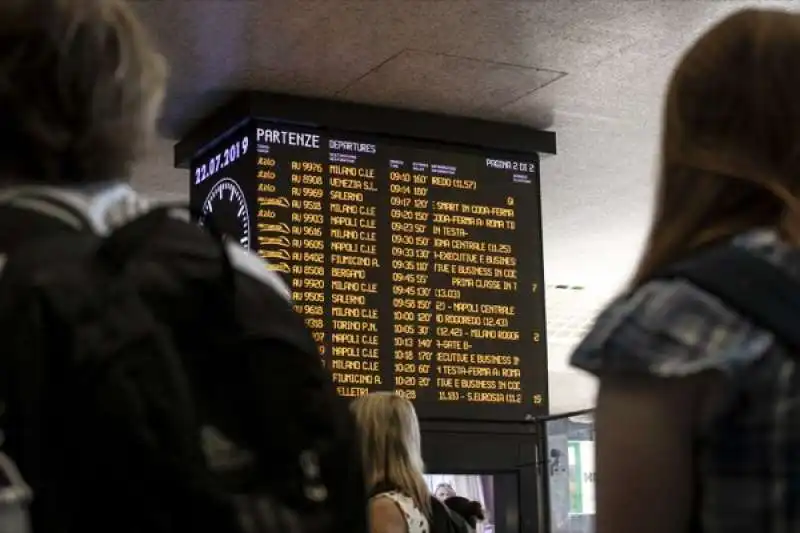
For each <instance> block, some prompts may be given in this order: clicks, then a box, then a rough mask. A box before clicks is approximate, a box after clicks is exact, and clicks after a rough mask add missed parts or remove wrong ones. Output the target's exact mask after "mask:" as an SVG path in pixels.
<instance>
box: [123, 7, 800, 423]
mask: <svg viewBox="0 0 800 533" xmlns="http://www.w3.org/2000/svg"><path fill="white" fill-rule="evenodd" d="M792 3H793V2H792V1H790V0H787V1H785V2H775V1H770V2H765V1H761V2H759V1H737V0H707V1H704V0H516V1H515V0H140V1H138V2H134V4H135V5H136V8H137V9H138V11H139V13H140V14H141V16H142V17H143V18H144V20H145V21H146V23H147V24H148V25H149V26H150V28H151V29H152V31H153V32H154V33H155V35H156V37H157V38H158V40H159V41H160V44H161V46H162V49H163V50H164V52H165V54H166V55H167V57H168V58H169V60H170V63H171V69H172V78H171V86H170V95H169V99H168V102H167V107H166V110H165V116H164V123H163V127H164V133H165V137H166V138H175V137H177V136H179V135H180V134H181V133H182V132H184V131H185V130H186V128H187V127H188V126H189V125H191V124H192V123H193V122H195V121H196V120H198V119H199V118H201V117H202V116H203V115H204V113H206V112H207V111H208V110H209V109H211V108H213V107H214V106H215V105H216V104H217V103H218V102H220V100H221V99H224V97H225V95H226V93H227V92H229V91H231V90H234V89H241V88H253V89H263V90H274V91H280V92H288V93H295V94H302V95H313V96H324V97H333V98H339V99H346V100H353V101H358V102H368V103H378V104H387V105H392V106H397V107H404V108H414V109H425V110H433V111H442V112H447V113H455V114H461V115H468V116H477V117H482V118H489V119H497V120H503V121H511V122H518V123H524V124H529V125H532V126H536V127H540V128H546V129H553V130H555V131H557V132H558V142H559V147H558V148H559V150H558V151H559V154H558V156H556V157H550V158H547V159H546V160H545V161H544V162H543V164H542V195H543V218H544V237H545V268H546V277H547V282H548V283H549V284H555V283H568V284H577V285H583V286H586V287H587V290H585V291H582V292H580V293H575V294H571V295H570V297H569V298H566V299H565V298H563V297H562V296H559V297H555V296H554V297H553V298H548V307H549V308H550V314H552V315H554V316H555V315H558V316H561V317H562V318H563V317H564V316H566V317H567V320H566V322H564V323H567V322H569V318H570V317H571V320H572V321H573V322H574V324H573V326H574V327H571V328H567V329H568V330H569V331H572V332H573V333H572V336H571V337H570V335H566V336H563V335H562V336H561V337H560V338H562V341H559V342H560V344H556V345H554V346H552V348H551V353H552V355H551V365H552V373H553V375H552V378H553V379H552V383H553V391H552V395H553V401H554V404H555V405H554V407H555V409H556V410H566V409H572V408H581V407H585V406H587V405H589V404H591V402H592V399H591V398H592V393H593V389H592V387H591V384H590V383H589V382H587V381H584V380H582V379H581V378H578V377H575V376H574V375H572V374H571V373H570V372H569V371H568V370H567V369H566V366H565V365H564V357H565V356H566V354H567V353H568V348H569V345H570V343H571V342H574V341H575V339H577V338H578V337H579V335H580V334H581V332H582V331H584V330H585V327H586V322H587V317H589V318H591V316H590V315H591V314H593V313H595V312H596V310H597V306H598V305H599V304H600V303H601V302H602V301H603V300H604V299H605V298H607V297H608V295H610V294H611V293H612V292H613V291H615V290H617V289H618V288H619V287H620V284H621V283H623V282H624V280H625V278H626V277H627V276H628V274H629V272H630V270H631V268H632V267H633V265H634V263H635V261H636V257H637V254H638V252H639V249H640V246H641V242H642V239H643V238H644V235H645V232H646V229H647V224H648V220H649V215H650V197H651V191H652V186H653V175H654V172H653V171H654V162H655V156H656V147H657V141H658V122H659V114H660V106H661V96H662V92H663V90H664V87H665V84H666V81H667V78H668V75H669V72H670V70H671V68H672V67H673V65H674V63H675V61H676V59H677V58H678V55H679V53H680V51H681V50H682V49H683V48H684V47H685V46H686V45H687V44H688V43H689V42H690V41H691V40H692V39H693V38H694V37H695V36H696V35H697V34H698V32H700V31H701V30H703V29H704V28H706V27H707V26H708V24H709V23H711V22H712V21H714V20H716V19H718V18H719V17H721V16H722V15H724V14H725V13H727V12H729V11H731V10H734V9H737V8H739V7H741V6H744V5H760V6H766V5H771V6H773V5H779V6H785V7H787V8H788V7H790V6H791V4H792ZM171 149H172V143H171V141H167V140H165V141H164V142H162V143H161V144H160V145H159V146H157V147H155V149H154V152H153V154H152V157H151V158H150V159H149V160H147V161H143V162H142V165H141V166H140V167H139V168H138V169H137V170H136V173H135V182H136V183H137V184H138V185H139V186H140V188H142V189H144V190H145V191H147V192H150V193H152V194H155V195H158V196H162V197H167V198H170V199H176V198H184V197H186V195H187V192H188V176H187V174H186V171H176V170H174V169H172V168H171V163H172V152H171ZM559 294H560V293H559ZM554 307H555V308H557V309H555V308H554ZM565 331H566V330H565ZM587 383H588V384H587Z"/></svg>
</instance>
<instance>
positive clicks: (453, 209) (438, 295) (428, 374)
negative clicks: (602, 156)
mask: <svg viewBox="0 0 800 533" xmlns="http://www.w3.org/2000/svg"><path fill="white" fill-rule="evenodd" d="M242 161H246V164H243V163H242ZM192 172H193V184H194V186H193V188H192V198H193V202H194V203H195V205H197V206H202V211H203V213H204V214H203V216H204V217H205V218H208V217H215V222H216V223H217V225H218V226H219V227H222V228H224V231H226V232H227V233H228V234H229V235H230V236H231V237H233V238H236V239H237V240H238V241H239V242H241V243H242V244H243V245H244V246H249V247H251V248H252V249H253V250H254V251H255V252H256V253H258V254H259V255H261V257H263V258H264V259H266V260H267V261H268V262H269V264H270V268H272V269H274V270H276V271H278V272H279V273H281V274H282V275H283V276H284V277H285V279H286V281H287V283H288V284H289V285H290V287H291V288H292V293H293V299H294V305H295V308H296V309H297V311H298V312H299V313H301V314H302V315H303V317H304V318H305V320H306V323H307V324H308V327H309V328H310V329H311V331H312V333H313V335H314V338H315V339H316V341H317V343H318V345H319V350H320V355H321V357H322V361H323V362H324V364H325V366H327V367H328V369H329V370H330V372H331V374H332V376H333V380H334V382H335V384H336V387H337V390H338V392H339V394H341V395H342V396H345V397H358V396H361V395H364V394H367V393H369V392H372V391H378V390H389V391H395V392H396V393H397V394H399V395H401V396H404V397H406V398H409V399H411V400H413V401H414V402H415V404H416V407H417V410H418V413H419V416H420V418H436V419H454V420H456V419H475V420H497V421H511V420H524V419H526V418H529V417H531V416H538V415H542V414H546V409H547V355H546V353H547V352H546V347H545V342H544V340H545V339H544V333H545V325H544V298H543V287H542V275H543V274H542V251H541V250H542V242H541V217H540V199H539V160H538V156H537V155H536V154H535V153H531V154H528V155H520V154H501V153H493V154H487V153H482V152H481V151H479V150H476V149H470V148H462V147H452V146H447V145H438V144H425V143H412V142H408V141H399V140H393V139H390V138H369V137H367V136H358V135H346V134H336V133H331V132H329V131H323V130H316V129H313V128H307V129H306V128H301V127H294V126H292V127H287V126H286V125H280V124H269V123H259V124H256V125H255V126H253V127H250V128H249V129H247V128H246V129H243V130H242V131H241V132H240V133H238V134H232V135H231V136H229V139H228V140H226V141H225V142H223V143H222V145H220V148H219V149H218V150H216V151H211V152H210V153H209V155H208V156H206V157H203V158H200V159H199V160H198V161H197V162H196V163H195V164H194V165H193V171H192ZM265 320H268V317H265Z"/></svg>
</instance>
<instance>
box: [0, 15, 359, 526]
mask: <svg viewBox="0 0 800 533" xmlns="http://www.w3.org/2000/svg"><path fill="white" fill-rule="evenodd" d="M0 37H1V38H2V40H3V46H2V48H0V116H2V119H3V120H2V124H3V130H4V133H5V135H4V140H3V142H2V143H0V228H2V230H3V231H2V232H0V269H1V270H0V331H2V333H3V346H2V348H1V349H0V458H2V462H0V467H2V476H0V500H2V501H0V524H3V527H4V528H6V529H4V533H6V532H8V533H18V532H17V531H16V530H18V529H28V525H30V529H31V530H32V532H33V533H77V532H86V531H114V532H116V533H183V532H185V531H213V532H215V533H277V532H280V533H285V532H297V533H328V532H334V531H347V532H350V533H352V532H355V533H362V532H364V531H366V525H367V521H366V518H367V517H366V512H365V505H366V501H367V500H366V491H365V489H364V486H363V475H362V473H361V466H360V457H359V454H358V448H357V442H356V440H355V437H356V435H355V426H354V424H353V421H352V417H351V415H350V414H349V412H348V410H347V406H346V404H345V403H344V401H343V400H341V399H339V398H338V397H337V395H336V393H335V389H334V387H333V384H332V381H331V379H330V376H329V375H328V373H327V372H326V371H325V370H324V368H323V366H322V364H321V361H320V358H319V352H318V349H317V347H316V345H315V343H314V341H313V339H312V337H311V335H310V333H309V331H308V330H307V329H306V327H305V325H304V323H303V320H302V318H301V317H300V316H299V315H297V314H296V313H294V311H293V310H292V305H291V299H290V293H289V290H288V288H287V287H286V285H285V284H284V283H283V282H282V281H281V278H280V277H279V276H277V275H276V274H275V273H274V272H272V271H271V270H270V269H269V268H268V265H267V264H266V263H264V262H263V261H261V260H260V259H258V258H257V257H255V256H254V255H252V254H251V253H250V252H249V251H246V250H244V249H242V248H241V247H239V246H238V244H236V243H233V242H230V241H228V240H227V239H224V238H222V236H220V235H218V234H214V233H213V231H212V232H209V231H206V230H204V229H201V228H200V227H198V226H197V225H196V224H195V223H193V222H191V221H190V220H189V216H188V213H187V211H186V210H184V209H178V208H175V207H162V208H158V207H155V206H153V205H152V204H150V203H149V202H148V201H146V200H145V199H144V198H142V197H141V196H139V195H138V194H137V193H136V192H135V191H134V190H133V189H132V188H131V187H130V186H129V185H128V184H127V183H126V181H125V178H126V177H127V176H128V175H129V174H130V171H131V168H132V166H133V164H134V163H135V161H136V159H137V158H138V157H139V156H140V154H141V153H142V151H143V150H144V149H145V148H146V146H147V144H148V142H149V140H150V139H151V138H152V137H154V136H155V131H156V119H157V117H158V115H159V110H160V106H161V103H162V100H163V96H164V90H165V83H166V66H165V64H164V60H163V58H162V57H161V56H160V55H159V54H158V52H157V51H156V50H155V49H154V47H153V46H152V44H151V42H150V40H149V38H148V36H147V35H146V33H145V31H144V29H143V28H142V26H141V25H140V23H139V21H138V20H137V19H136V17H135V16H134V15H133V13H132V11H131V7H130V6H129V5H128V4H127V2H125V1H124V0H4V1H3V2H0ZM207 225H208V226H210V229H211V230H213V229H214V227H213V226H214V224H213V219H212V220H210V223H209V224H207ZM15 506H17V507H15ZM20 510H22V511H24V513H23V514H21V513H20V512H18V511H20Z"/></svg>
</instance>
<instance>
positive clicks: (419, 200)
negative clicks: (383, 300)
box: [389, 160, 433, 400]
mask: <svg viewBox="0 0 800 533" xmlns="http://www.w3.org/2000/svg"><path fill="white" fill-rule="evenodd" d="M410 170H411V172H408V171H407V170H406V164H405V163H404V162H403V161H397V160H394V161H390V172H389V192H390V197H389V203H390V211H389V214H390V216H389V219H390V224H391V240H392V243H391V245H392V246H391V252H392V253H391V256H392V329H393V334H394V337H393V343H392V344H393V348H394V375H395V378H394V379H395V383H394V386H395V392H396V393H397V394H398V395H400V396H403V397H405V398H408V399H412V400H413V399H416V398H417V396H418V394H420V393H421V392H422V391H423V390H424V389H426V388H428V387H430V386H431V375H432V367H431V362H432V360H433V350H432V345H433V339H432V338H431V337H432V330H431V328H432V321H433V313H432V310H433V309H432V308H433V305H432V303H433V302H432V300H431V287H430V285H429V279H430V272H431V240H432V239H431V234H430V229H429V221H430V212H429V208H430V200H429V198H428V192H429V185H430V183H429V179H430V176H429V175H428V170H429V167H428V164H427V163H419V162H414V163H412V165H411V169H410Z"/></svg>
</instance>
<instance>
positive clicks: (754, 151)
mask: <svg viewBox="0 0 800 533" xmlns="http://www.w3.org/2000/svg"><path fill="white" fill-rule="evenodd" d="M798 57H800V15H794V14H790V13H787V12H782V11H772V10H762V9H747V10H744V11H739V12H737V13H735V14H733V15H731V16H729V17H727V18H725V19H724V20H722V21H721V22H719V23H718V24H716V25H715V26H714V27H712V28H711V29H709V30H708V31H707V32H706V33H705V34H704V35H703V36H702V37H701V38H700V39H699V40H698V41H697V42H696V43H695V44H694V45H693V46H692V47H691V48H690V49H689V50H688V51H687V52H686V53H685V55H684V56H683V58H682V59H681V61H680V63H679V64H678V66H677V68H676V69H675V71H674V73H673V76H672V80H671V82H670V84H669V88H668V93H667V97H666V107H665V110H664V125H663V128H664V129H663V134H662V163H661V171H660V174H661V175H660V183H659V187H658V188H659V190H658V194H657V199H656V212H655V217H654V220H653V227H652V229H651V234H650V238H649V242H648V244H647V246H646V250H645V253H644V256H643V257H642V260H641V262H640V265H639V269H638V272H637V274H636V276H635V278H634V285H636V284H638V283H640V282H642V281H644V280H646V279H647V278H648V277H649V276H651V275H652V274H653V273H654V272H655V271H657V270H658V269H660V268H662V267H663V266H665V265H666V264H668V263H670V262H672V261H675V260H679V259H682V258H684V257H686V256H687V255H690V254H691V253H692V252H693V251H695V250H697V249H699V248H702V247H705V246H707V245H712V244H715V243H718V242H721V241H723V240H725V239H727V238H730V237H732V236H733V235H735V234H737V233H739V232H742V231H745V230H748V229H751V228H756V227H772V228H776V229H778V230H779V231H780V232H781V235H782V236H783V237H784V238H785V239H787V240H789V241H793V242H800V98H799V97H798V95H800V69H798V68H797V62H798Z"/></svg>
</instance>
